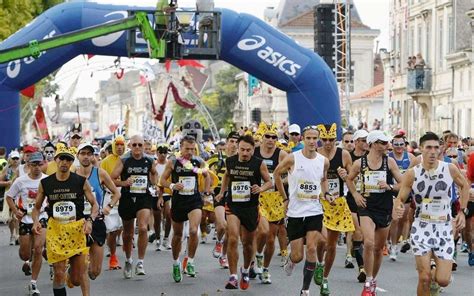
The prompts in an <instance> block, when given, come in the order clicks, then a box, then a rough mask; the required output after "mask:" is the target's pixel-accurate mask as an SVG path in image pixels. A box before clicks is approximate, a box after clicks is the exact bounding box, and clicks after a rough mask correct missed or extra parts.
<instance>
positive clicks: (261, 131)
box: [256, 121, 278, 136]
mask: <svg viewBox="0 0 474 296" xmlns="http://www.w3.org/2000/svg"><path fill="white" fill-rule="evenodd" d="M256 134H257V135H260V136H263V135H265V134H276V135H277V134H278V126H277V124H276V123H272V124H267V123H265V122H263V121H262V122H260V124H259V125H258V129H257V132H256Z"/></svg>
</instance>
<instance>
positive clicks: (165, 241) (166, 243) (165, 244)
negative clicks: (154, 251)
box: [163, 237, 171, 250]
mask: <svg viewBox="0 0 474 296" xmlns="http://www.w3.org/2000/svg"><path fill="white" fill-rule="evenodd" d="M163 248H165V249H166V250H171V244H170V240H169V239H168V238H167V237H165V238H163Z"/></svg>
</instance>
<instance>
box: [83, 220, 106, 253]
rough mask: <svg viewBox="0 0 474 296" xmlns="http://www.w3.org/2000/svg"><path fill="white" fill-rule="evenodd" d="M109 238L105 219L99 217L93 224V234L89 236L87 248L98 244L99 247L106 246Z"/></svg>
mask: <svg viewBox="0 0 474 296" xmlns="http://www.w3.org/2000/svg"><path fill="white" fill-rule="evenodd" d="M106 237H107V227H106V226H105V222H104V218H102V217H97V218H96V219H95V221H94V222H93V223H92V233H91V234H90V235H88V236H87V246H88V247H90V246H92V244H93V243H97V245H99V247H102V246H103V245H104V244H105V239H106Z"/></svg>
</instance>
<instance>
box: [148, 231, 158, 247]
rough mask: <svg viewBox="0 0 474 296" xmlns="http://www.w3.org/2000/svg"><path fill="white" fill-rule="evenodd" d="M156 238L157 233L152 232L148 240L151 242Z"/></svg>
mask: <svg viewBox="0 0 474 296" xmlns="http://www.w3.org/2000/svg"><path fill="white" fill-rule="evenodd" d="M155 240H156V233H154V232H153V233H152V234H150V235H149V236H148V242H149V243H150V244H151V243H153V242H154V241H155Z"/></svg>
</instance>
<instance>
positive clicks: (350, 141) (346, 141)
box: [344, 140, 354, 144]
mask: <svg viewBox="0 0 474 296" xmlns="http://www.w3.org/2000/svg"><path fill="white" fill-rule="evenodd" d="M344 143H346V144H349V143H354V141H353V140H344Z"/></svg>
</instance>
